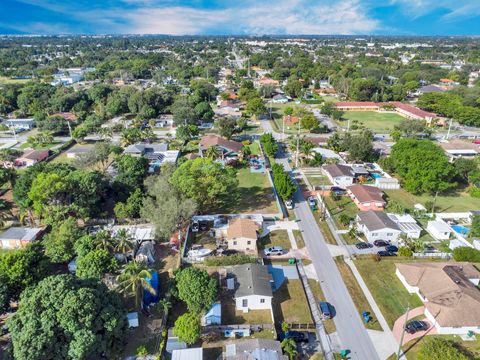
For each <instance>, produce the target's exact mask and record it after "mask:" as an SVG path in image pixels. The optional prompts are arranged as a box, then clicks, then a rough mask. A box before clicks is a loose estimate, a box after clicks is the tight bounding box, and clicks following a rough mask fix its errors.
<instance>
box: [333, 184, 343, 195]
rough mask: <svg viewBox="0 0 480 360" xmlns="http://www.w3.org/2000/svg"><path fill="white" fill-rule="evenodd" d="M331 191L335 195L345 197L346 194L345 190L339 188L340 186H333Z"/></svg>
mask: <svg viewBox="0 0 480 360" xmlns="http://www.w3.org/2000/svg"><path fill="white" fill-rule="evenodd" d="M330 191H331V192H333V193H335V195H345V193H346V191H345V189H342V188H341V187H338V186H332V187H331V188H330Z"/></svg>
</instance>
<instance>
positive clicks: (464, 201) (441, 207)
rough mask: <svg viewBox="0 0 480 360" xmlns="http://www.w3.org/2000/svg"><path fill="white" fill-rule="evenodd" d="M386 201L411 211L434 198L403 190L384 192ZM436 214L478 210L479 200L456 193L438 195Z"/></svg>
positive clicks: (462, 193) (466, 194) (479, 207)
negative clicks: (393, 202) (396, 203)
mask: <svg viewBox="0 0 480 360" xmlns="http://www.w3.org/2000/svg"><path fill="white" fill-rule="evenodd" d="M384 192H385V194H386V195H387V196H388V198H387V200H395V201H397V202H398V203H400V204H401V205H403V206H404V207H406V208H409V209H412V208H413V206H414V205H415V204H422V205H425V203H426V202H427V201H433V199H434V196H433V195H429V194H425V195H413V194H410V193H409V192H407V191H406V190H404V189H398V190H384ZM435 206H436V208H437V211H438V212H465V211H469V210H477V209H480V199H479V198H474V197H471V196H470V195H469V194H468V193H464V192H457V193H453V194H452V195H450V196H448V195H438V196H437V201H436V205H435Z"/></svg>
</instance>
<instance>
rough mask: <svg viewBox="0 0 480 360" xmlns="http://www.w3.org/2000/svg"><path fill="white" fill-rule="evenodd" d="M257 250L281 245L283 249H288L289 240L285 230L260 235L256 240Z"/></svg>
mask: <svg viewBox="0 0 480 360" xmlns="http://www.w3.org/2000/svg"><path fill="white" fill-rule="evenodd" d="M257 244H258V248H259V250H263V249H265V248H267V247H271V246H281V247H282V248H284V249H290V248H291V246H290V240H289V238H288V234H287V230H275V231H272V232H270V233H268V234H267V235H265V236H263V237H261V238H260V239H259V240H258V242H257Z"/></svg>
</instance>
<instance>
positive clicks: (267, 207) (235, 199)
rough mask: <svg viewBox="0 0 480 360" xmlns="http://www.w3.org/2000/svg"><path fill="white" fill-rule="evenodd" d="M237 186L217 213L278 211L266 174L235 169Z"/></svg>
mask: <svg viewBox="0 0 480 360" xmlns="http://www.w3.org/2000/svg"><path fill="white" fill-rule="evenodd" d="M237 179H238V187H237V188H236V189H232V191H231V192H230V193H229V194H228V196H227V197H226V198H225V199H224V204H223V205H222V206H220V207H219V208H217V210H216V211H215V212H216V213H219V214H241V213H249V214H276V213H278V212H279V209H278V208H277V204H276V202H275V195H274V193H273V189H272V187H271V186H270V182H269V180H268V175H267V174H261V173H252V172H250V168H248V167H243V168H240V169H238V171H237Z"/></svg>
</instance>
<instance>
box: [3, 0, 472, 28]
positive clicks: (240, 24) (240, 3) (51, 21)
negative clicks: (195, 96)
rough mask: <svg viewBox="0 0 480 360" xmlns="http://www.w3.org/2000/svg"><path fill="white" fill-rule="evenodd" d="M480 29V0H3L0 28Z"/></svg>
mask: <svg viewBox="0 0 480 360" xmlns="http://www.w3.org/2000/svg"><path fill="white" fill-rule="evenodd" d="M60 33H61V34H67V33H68V34H122V33H123V34H172V35H196V34H208V35H216V34H237V35H244V34H253V35H262V34H278V35H290V34H291V35H296V34H327V35H328V34H345V35H348V34H382V35H383V34H385V35H480V0H237V1H235V0H177V1H174V0H0V34H60Z"/></svg>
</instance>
